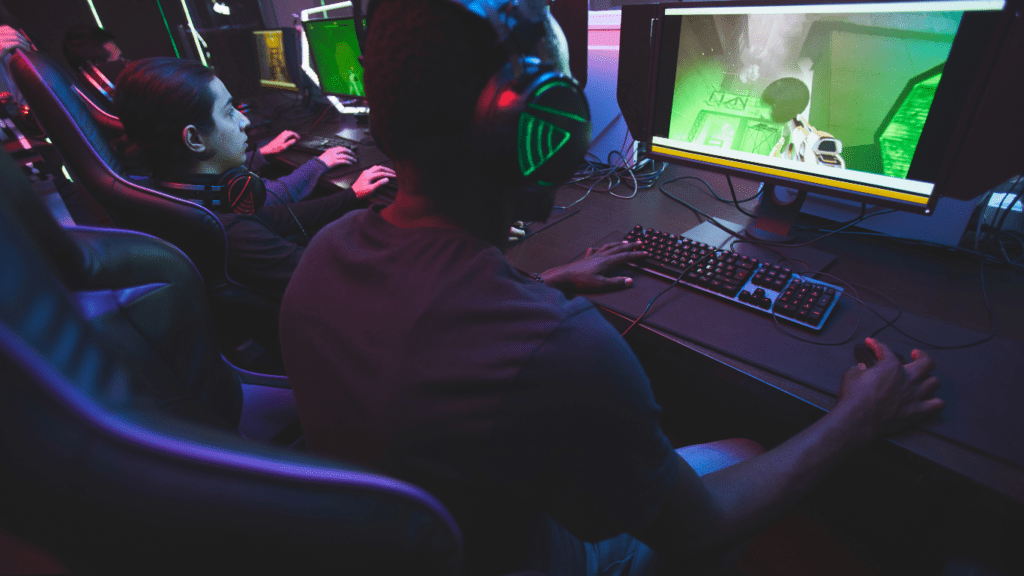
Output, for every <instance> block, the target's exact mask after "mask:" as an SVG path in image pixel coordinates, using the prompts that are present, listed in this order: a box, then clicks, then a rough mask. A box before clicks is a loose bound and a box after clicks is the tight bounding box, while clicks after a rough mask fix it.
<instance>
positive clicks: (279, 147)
mask: <svg viewBox="0 0 1024 576" xmlns="http://www.w3.org/2000/svg"><path fill="white" fill-rule="evenodd" d="M298 141H299V133H298V132H292V131H291V130H285V131H283V132H281V133H280V134H278V135H277V136H275V137H274V139H273V140H271V141H270V142H267V143H266V144H264V145H263V146H262V147H260V153H261V154H263V155H264V156H270V155H271V154H279V153H281V152H284V151H285V150H287V149H289V148H291V147H292V144H295V143H296V142H298Z"/></svg>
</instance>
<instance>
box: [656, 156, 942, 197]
mask: <svg viewBox="0 0 1024 576" xmlns="http://www.w3.org/2000/svg"><path fill="white" fill-rule="evenodd" d="M651 151H652V152H657V153H658V154H666V155H668V156H676V157H677V158H686V159H690V160H696V161H699V162H705V163H709V164H718V165H719V166H728V167H730V168H738V169H741V170H748V171H749V170H751V169H754V170H756V171H758V172H762V173H764V174H770V175H772V176H778V177H780V178H789V179H791V180H803V181H805V182H808V183H811V184H817V185H819V186H828V187H831V188H838V189H840V190H849V191H851V192H860V193H861V194H868V195H871V196H881V197H883V198H890V199H892V200H900V201H902V202H911V203H914V204H921V205H924V204H927V203H928V198H927V197H925V196H918V195H916V194H907V193H906V192H897V191H895V190H888V189H886V188H879V187H877V186H868V185H865V184H857V183H854V182H844V181H842V180H833V179H832V178H824V177H822V176H814V175H812V174H802V173H800V172H792V171H789V170H783V169H781V168H773V167H771V166H760V165H756V164H751V163H749V162H737V161H736V160H726V159H725V158H716V157H714V156H706V155H704V154H697V153H695V152H685V151H683V150H675V149H672V148H665V147H664V146H658V145H654V146H651Z"/></svg>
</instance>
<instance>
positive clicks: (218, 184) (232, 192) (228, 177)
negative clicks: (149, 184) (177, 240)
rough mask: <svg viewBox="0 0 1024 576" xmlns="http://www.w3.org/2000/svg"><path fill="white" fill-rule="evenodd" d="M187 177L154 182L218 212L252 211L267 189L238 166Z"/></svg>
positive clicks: (185, 198)
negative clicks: (225, 170) (178, 180)
mask: <svg viewBox="0 0 1024 576" xmlns="http://www.w3.org/2000/svg"><path fill="white" fill-rule="evenodd" d="M189 180H190V182H184V183H183V182H157V185H158V186H160V187H161V188H165V189H167V190H168V191H169V192H171V194H173V195H175V196H177V197H178V198H181V199H183V200H189V201H199V202H200V203H201V204H202V205H203V206H205V207H206V208H208V209H210V210H213V211H214V212H218V213H221V214H230V213H232V212H236V213H238V214H255V213H256V212H258V211H259V209H260V208H263V205H264V204H266V202H267V188H266V186H264V185H263V180H262V179H261V178H260V177H259V176H257V175H256V174H253V173H252V172H250V171H249V170H247V169H246V168H245V167H242V166H240V167H238V168H232V169H231V170H228V171H227V172H225V173H223V174H221V175H219V176H211V175H203V174H199V175H194V176H190V177H189ZM207 180H208V181H207Z"/></svg>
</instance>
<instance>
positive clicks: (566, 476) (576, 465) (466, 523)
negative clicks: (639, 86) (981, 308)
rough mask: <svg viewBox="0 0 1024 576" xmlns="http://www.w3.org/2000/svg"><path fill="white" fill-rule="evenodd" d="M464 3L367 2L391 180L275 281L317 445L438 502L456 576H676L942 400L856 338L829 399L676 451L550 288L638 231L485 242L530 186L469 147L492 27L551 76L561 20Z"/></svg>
mask: <svg viewBox="0 0 1024 576" xmlns="http://www.w3.org/2000/svg"><path fill="white" fill-rule="evenodd" d="M466 4H468V5H470V7H469V8H467V7H465V6H463V5H461V4H460V3H458V2H454V1H448V0H393V1H380V2H371V11H370V14H369V25H368V29H367V34H366V49H365V54H366V57H365V70H366V72H365V78H366V85H365V86H366V94H367V98H368V102H369V105H370V114H371V117H370V121H371V125H372V126H373V129H374V132H375V137H376V138H377V140H378V142H379V143H380V144H381V146H382V147H383V148H384V149H386V150H387V152H388V154H389V156H390V157H391V158H392V159H393V161H394V163H395V171H396V172H397V173H398V175H399V190H398V194H397V197H396V200H395V202H394V204H392V205H391V206H389V207H387V208H385V209H383V210H381V211H380V212H377V211H373V210H365V211H361V212H359V213H352V214H348V215H346V216H345V217H343V218H341V219H339V220H338V221H337V222H334V223H332V224H331V225H329V226H327V227H325V228H324V230H323V231H322V232H321V234H320V235H319V236H317V238H315V239H314V240H313V242H312V243H311V244H310V247H309V249H308V250H307V252H306V255H305V257H304V259H303V261H302V262H301V263H300V265H299V268H298V269H297V270H296V272H295V275H294V278H293V280H292V283H291V284H290V285H289V287H288V290H287V291H286V293H285V298H284V302H283V304H282V310H281V342H282V350H283V353H284V361H285V366H286V369H287V371H288V375H289V378H290V381H291V383H292V386H293V389H294V391H295V397H296V401H297V404H298V408H299V414H300V417H301V420H302V425H303V431H304V434H305V438H306V442H307V446H308V447H309V450H310V451H311V452H314V453H318V454H324V455H328V456H333V457H337V458H341V459H345V460H349V461H354V462H357V463H360V464H362V465H365V466H370V467H373V468H376V469H379V470H382V471H384V472H386V473H389V474H392V475H395V476H397V477H399V478H402V479H405V480H407V481H410V482H413V483H416V484H418V485H420V486H423V487H424V488H425V489H427V490H429V491H431V492H432V493H434V494H435V495H437V496H438V497H439V498H440V499H441V500H442V501H443V502H444V503H445V505H446V506H448V507H449V509H450V510H451V511H452V513H453V514H454V516H455V518H456V520H457V521H458V522H459V524H460V526H461V528H462V533H463V535H464V537H465V565H464V572H465V573H466V574H501V573H507V572H513V571H516V570H524V569H534V570H540V571H542V572H545V573H548V574H599V573H600V574H646V573H651V572H652V571H653V570H655V569H661V570H664V571H665V572H666V573H673V574H675V573H685V571H686V570H691V571H692V570H693V569H695V568H697V567H703V566H708V565H714V564H715V563H716V562H717V561H718V558H719V557H721V555H722V554H723V553H724V552H725V551H728V550H731V549H733V548H735V547H736V546H737V543H738V542H741V541H742V540H743V539H744V538H748V537H749V536H750V535H751V534H752V532H753V531H755V530H756V529H758V528H759V527H762V526H764V525H765V523H766V522H768V521H770V520H771V519H772V518H774V517H776V516H777V515H778V514H779V512H780V511H782V510H784V509H785V507H786V505H788V504H790V503H791V502H792V501H793V500H794V499H795V498H796V497H797V496H798V495H799V494H800V493H802V492H803V491H805V490H806V489H807V487H808V486H809V485H811V484H812V483H813V482H814V481H815V480H816V479H817V478H819V477H820V476H821V475H823V474H824V473H825V471H826V470H827V469H828V468H829V466H830V465H831V464H832V463H834V462H835V461H836V460H838V459H839V457H840V456H841V455H842V454H845V453H846V452H848V451H849V450H850V449H852V448H854V447H856V446H859V445H862V444H864V443H866V442H868V441H869V440H871V439H873V438H876V437H878V436H879V435H881V434H883V433H885V432H888V431H890V430H893V429H895V428H897V427H899V426H902V425H905V424H906V423H907V422H908V421H909V420H910V419H911V418H913V417H916V416H919V415H921V414H926V413H931V412H934V411H936V410H938V409H941V407H942V403H941V401H940V400H937V399H930V398H929V396H930V394H931V392H932V391H933V390H934V389H935V386H937V381H936V380H935V379H934V378H930V377H929V375H928V373H929V371H930V370H931V367H932V364H931V361H930V360H929V359H928V357H927V356H926V355H925V354H924V353H921V352H916V351H915V353H914V355H913V357H914V361H913V362H912V363H910V364H908V365H906V366H903V365H901V364H899V362H898V361H896V360H895V357H894V355H893V354H892V352H891V351H889V350H888V348H886V347H885V346H884V344H881V343H880V342H876V341H874V340H872V341H871V342H870V345H871V346H872V347H873V349H874V351H875V353H876V355H877V356H878V357H879V358H880V361H879V363H878V364H877V365H876V366H875V367H873V368H867V367H866V366H864V365H858V366H855V367H853V368H852V369H850V371H849V372H847V374H846V376H845V377H844V383H843V386H842V391H841V395H840V401H839V403H838V404H837V406H836V407H835V409H834V410H833V411H832V412H831V413H830V414H828V415H827V416H825V417H824V418H822V419H821V420H820V421H819V422H817V423H816V424H814V425H812V426H811V427H810V428H808V429H807V430H805V431H804V432H801V433H800V434H798V435H797V436H795V437H794V438H792V439H790V440H789V441H787V442H786V443H784V444H783V445H781V446H780V447H778V448H776V449H774V450H772V451H770V452H767V453H763V454H762V450H761V449H760V447H759V446H757V445H756V444H755V443H753V442H750V441H744V440H732V441H724V442H718V443H712V444H706V445H701V446H692V447H687V448H681V449H679V450H678V451H677V450H673V449H672V446H671V444H670V442H669V441H668V439H667V438H666V437H665V435H664V434H663V433H662V431H661V429H660V427H659V425H658V415H659V412H660V409H659V407H658V405H657V404H656V403H655V401H654V398H653V395H652V393H651V389H650V384H649V381H648V379H647V377H646V375H645V374H644V371H643V369H642V367H641V366H640V364H639V362H638V360H637V358H636V357H635V356H634V355H633V353H632V351H631V350H630V349H629V347H628V346H627V345H626V343H625V342H624V341H623V339H622V338H621V337H620V336H619V335H618V334H617V333H616V331H615V330H614V329H613V328H612V327H611V326H610V325H609V324H608V323H607V322H606V321H605V320H604V319H603V318H602V317H601V315H600V313H599V312H598V311H597V310H596V309H595V308H594V307H593V306H592V305H591V304H589V303H588V302H587V301H585V300H583V299H581V298H573V299H567V298H566V296H564V295H563V293H562V292H561V291H560V290H558V289H563V290H566V291H573V292H578V291H581V290H585V289H588V288H594V287H604V288H608V287H625V286H629V284H630V281H629V279H626V278H607V277H605V276H604V275H603V274H602V273H603V272H604V271H606V270H607V269H608V268H609V267H610V266H614V265H616V264H618V263H621V262H624V261H627V260H629V259H630V258H635V257H638V256H639V254H638V253H635V252H631V250H632V249H633V248H635V246H632V245H628V244H616V245H608V246H604V247H602V248H600V249H598V250H596V251H591V252H590V253H588V255H587V257H585V258H583V259H581V260H579V261H577V262H574V263H572V264H569V265H566V266H562V267H558V268H555V269H552V270H549V271H547V272H545V273H543V274H541V275H539V276H537V277H534V278H531V277H529V276H525V275H523V274H521V273H519V272H517V271H516V270H515V269H513V268H512V267H511V266H510V265H509V264H508V262H507V261H506V260H505V259H504V257H503V254H502V251H501V250H502V248H503V247H504V244H505V240H506V238H505V236H506V235H505V231H506V230H507V229H508V225H509V223H510V222H511V221H512V220H513V219H514V218H516V217H517V215H516V206H517V205H518V202H519V198H518V196H517V195H519V194H522V193H524V192H525V188H524V187H523V186H522V185H519V184H515V183H514V182H513V181H512V180H511V179H510V180H501V179H497V178H495V177H494V174H495V172H494V171H493V168H492V167H493V165H494V161H495V158H493V157H490V156H489V155H487V154H482V153H480V151H479V148H478V147H476V146H475V145H474V144H471V142H473V139H472V136H473V134H474V128H473V121H474V115H475V112H476V110H478V108H477V100H478V96H479V95H480V94H481V92H482V91H483V90H484V87H485V86H486V85H488V82H489V79H490V78H491V77H492V75H494V74H495V73H496V72H497V71H498V70H499V69H500V68H502V67H503V66H505V65H507V63H508V61H509V58H510V57H513V58H515V57H517V56H516V55H515V54H514V53H512V54H510V52H509V51H506V50H508V47H509V46H510V42H509V41H504V42H503V41H502V40H506V39H503V38H500V37H499V35H498V34H499V31H498V29H497V26H495V25H492V24H491V23H489V22H493V21H495V20H498V21H500V20H501V19H502V18H504V17H507V16H509V15H511V16H512V18H514V19H515V20H516V21H518V22H529V23H531V24H537V25H539V26H540V27H539V28H538V27H532V26H528V28H530V27H532V29H533V30H539V31H540V36H541V38H540V39H539V41H537V42H534V43H532V44H530V45H528V46H526V47H525V48H526V49H525V50H523V51H522V52H519V53H520V54H526V55H527V56H537V57H539V58H541V59H542V60H543V61H544V62H546V63H547V64H548V65H550V66H551V67H552V68H553V69H555V70H560V71H562V72H563V73H565V74H568V65H567V63H568V62H567V61H568V59H567V57H566V56H567V54H566V52H565V46H564V44H565V42H564V37H562V35H561V33H560V31H559V29H558V26H557V24H556V23H555V22H554V20H553V19H552V18H551V17H550V15H548V14H547V12H546V9H545V8H544V7H543V5H542V4H543V3H542V2H540V1H539V0H519V1H518V2H506V1H505V0H490V1H480V0H478V1H476V2H472V3H470V2H466ZM531 12H532V13H533V14H540V16H539V19H538V20H532V19H531V16H530V13H531ZM510 36H511V35H510ZM526 36H530V35H529V34H527V35H526ZM522 48H523V47H522V46H519V49H522ZM520 63H521V61H520ZM513 68H515V66H513ZM549 193H550V194H553V192H549ZM538 280H540V281H538ZM556 288H557V289H556ZM655 551H656V552H655Z"/></svg>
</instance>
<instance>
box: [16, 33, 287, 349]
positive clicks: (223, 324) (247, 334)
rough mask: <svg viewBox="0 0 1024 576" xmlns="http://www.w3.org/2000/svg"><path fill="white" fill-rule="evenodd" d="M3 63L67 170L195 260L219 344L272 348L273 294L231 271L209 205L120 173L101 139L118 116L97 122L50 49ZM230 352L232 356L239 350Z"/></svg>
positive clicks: (121, 219)
mask: <svg viewBox="0 0 1024 576" xmlns="http://www.w3.org/2000/svg"><path fill="white" fill-rule="evenodd" d="M9 68H10V72H11V77H12V78H13V79H14V81H15V82H16V83H17V84H18V87H19V88H20V89H21V92H22V94H23V95H24V97H25V100H26V101H27V102H28V103H29V105H30V107H31V108H32V111H33V114H34V115H35V117H36V119H37V120H38V122H39V124H40V126H41V127H42V129H43V130H44V131H45V132H46V134H47V135H48V136H49V137H50V139H51V140H52V141H53V143H54V145H55V146H56V148H57V150H58V151H59V152H60V154H61V156H62V157H63V158H64V161H65V165H66V166H67V168H68V170H69V171H70V172H71V174H72V175H73V177H74V178H75V180H76V181H77V182H78V183H79V184H81V185H82V186H83V187H84V188H85V189H86V190H87V191H88V193H89V194H90V195H92V197H93V198H94V199H95V200H96V201H97V202H98V203H99V204H100V205H101V206H102V207H103V208H104V209H105V210H106V211H107V213H108V214H109V215H110V217H111V219H112V220H113V222H114V224H115V225H116V226H117V227H119V228H125V229H129V230H136V231H140V232H145V233H147V234H152V235H153V236H156V237H158V238H161V239H163V240H166V241H168V242H170V243H171V244H173V245H175V246H177V247H178V248H179V249H181V251H183V252H184V253H185V254H186V255H187V256H188V257H189V259H190V260H191V261H192V262H193V263H194V264H195V266H196V268H197V269H198V270H199V273H200V274H201V276H202V278H203V282H204V283H205V285H206V288H207V293H208V294H209V297H210V300H211V303H212V311H213V315H214V322H215V325H216V326H217V328H218V332H219V335H220V337H221V340H222V342H221V348H222V350H225V351H226V352H227V353H228V354H229V356H230V354H231V351H232V350H234V349H235V348H236V347H237V346H238V345H239V344H242V343H245V342H247V341H249V340H250V339H253V338H254V339H255V340H256V341H258V342H260V343H261V344H262V347H263V348H265V349H267V350H270V351H273V352H276V351H277V350H278V344H277V314H278V310H279V308H280V297H279V296H278V295H274V294H270V293H267V292H264V291H261V290H257V289H255V288H252V287H249V286H245V285H242V284H240V283H238V282H235V281H234V280H232V279H231V278H230V276H229V275H228V273H227V269H226V258H227V238H226V236H225V233H224V228H223V226H222V225H221V223H220V221H219V220H218V219H217V218H216V217H215V216H214V215H213V213H211V212H210V211H209V210H207V209H206V208H203V207H202V206H199V205H196V204H193V203H191V202H187V201H185V200H181V199H179V198H176V197H174V196H171V195H169V194H166V193H164V192H161V191H158V190H155V189H151V188H148V187H146V186H145V185H144V184H143V183H140V182H139V181H136V180H132V179H130V178H127V177H126V174H125V169H124V166H123V164H122V162H121V161H120V159H119V158H118V156H117V154H116V153H115V151H114V150H113V148H112V147H111V146H110V144H109V143H108V139H109V138H110V137H111V135H112V134H113V133H114V132H112V131H115V130H117V128H118V123H115V122H114V121H115V120H117V119H116V118H114V117H111V118H107V120H106V121H105V123H104V124H101V123H99V122H97V121H96V118H94V114H95V113H96V108H97V107H96V105H95V103H93V104H92V106H90V104H87V103H86V102H87V100H88V99H87V98H83V95H84V94H85V92H84V91H83V89H82V87H81V86H79V85H78V84H77V81H76V80H75V79H74V78H73V77H72V76H71V75H70V74H69V73H68V72H67V71H65V70H64V69H63V68H62V67H61V66H60V65H59V64H57V63H56V62H55V61H54V60H53V59H51V58H50V57H49V56H47V55H45V54H41V53H38V52H24V51H21V50H18V51H16V52H15V54H13V56H12V58H11V60H10V63H9ZM100 117H101V118H102V117H103V116H102V115H101V116H100ZM233 359H234V360H236V361H239V360H240V357H238V356H236V357H233Z"/></svg>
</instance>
